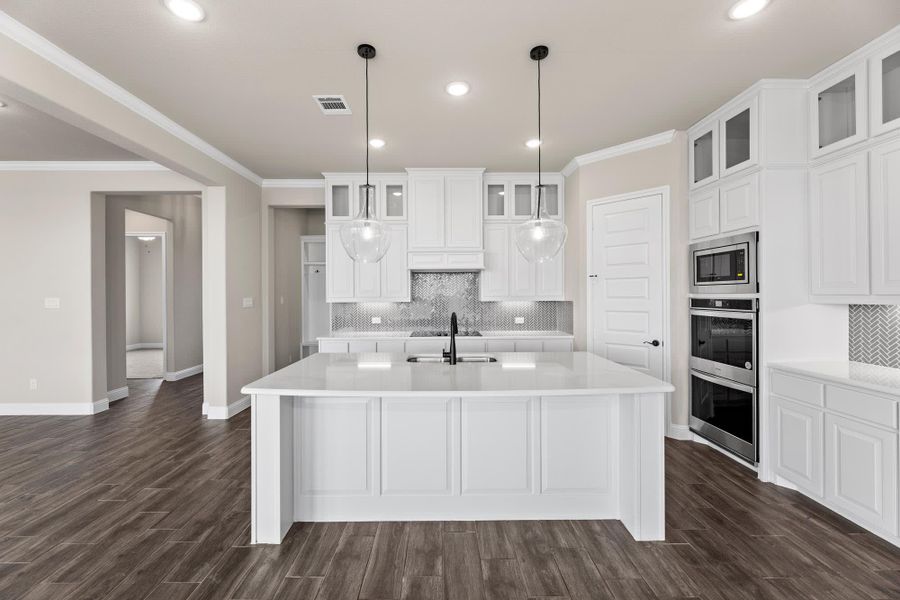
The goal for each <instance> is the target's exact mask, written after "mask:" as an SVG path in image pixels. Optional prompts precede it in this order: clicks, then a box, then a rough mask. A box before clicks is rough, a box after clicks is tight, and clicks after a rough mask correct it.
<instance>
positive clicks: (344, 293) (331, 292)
mask: <svg viewBox="0 0 900 600" xmlns="http://www.w3.org/2000/svg"><path fill="white" fill-rule="evenodd" d="M340 229H341V226H340V225H328V226H327V227H326V229H325V231H326V235H325V282H326V285H325V292H326V299H327V300H328V302H352V301H353V299H354V297H355V295H354V291H355V289H356V279H355V275H354V268H353V265H354V262H353V259H351V258H350V256H349V255H348V254H347V251H346V250H344V246H343V245H342V244H341V231H340Z"/></svg>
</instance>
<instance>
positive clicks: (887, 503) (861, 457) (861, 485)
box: [825, 415, 897, 535]
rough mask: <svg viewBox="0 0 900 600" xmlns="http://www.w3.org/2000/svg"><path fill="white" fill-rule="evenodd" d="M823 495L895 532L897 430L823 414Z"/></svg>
mask: <svg viewBox="0 0 900 600" xmlns="http://www.w3.org/2000/svg"><path fill="white" fill-rule="evenodd" d="M825 499H826V500H827V501H828V502H831V503H833V504H834V505H836V506H838V507H840V508H842V509H844V510H846V511H847V512H849V513H850V514H852V515H853V516H854V517H856V518H858V519H860V520H861V521H864V522H866V523H869V524H870V525H872V526H873V527H875V528H876V529H879V530H881V531H886V532H889V533H891V534H893V535H896V534H897V434H896V433H891V432H888V431H883V430H881V429H878V428H875V427H871V426H869V425H863V424H862V423H857V422H855V421H851V420H849V419H844V418H842V417H837V416H834V415H825Z"/></svg>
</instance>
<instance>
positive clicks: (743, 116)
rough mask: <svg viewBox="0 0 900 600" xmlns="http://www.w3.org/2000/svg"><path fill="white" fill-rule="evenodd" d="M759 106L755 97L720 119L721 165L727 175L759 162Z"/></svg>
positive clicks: (722, 171)
mask: <svg viewBox="0 0 900 600" xmlns="http://www.w3.org/2000/svg"><path fill="white" fill-rule="evenodd" d="M757 106H758V100H757V99H756V98H754V99H753V100H751V101H750V102H749V103H748V104H745V105H741V106H739V107H738V108H736V109H735V110H733V111H731V112H730V113H727V114H726V115H725V116H724V117H722V119H721V120H720V123H721V124H720V127H719V139H720V140H721V142H720V145H719V165H720V169H721V177H726V176H728V175H731V174H732V173H736V172H738V171H740V170H742V169H746V168H747V167H752V166H753V165H755V164H757V162H759V161H758V158H757V139H756V137H757V136H756V132H757V116H756V115H757Z"/></svg>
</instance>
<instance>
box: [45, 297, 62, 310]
mask: <svg viewBox="0 0 900 600" xmlns="http://www.w3.org/2000/svg"><path fill="white" fill-rule="evenodd" d="M44 308H50V309H54V310H55V309H57V308H59V298H44Z"/></svg>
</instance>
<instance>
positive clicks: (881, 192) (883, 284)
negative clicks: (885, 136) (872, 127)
mask: <svg viewBox="0 0 900 600" xmlns="http://www.w3.org/2000/svg"><path fill="white" fill-rule="evenodd" d="M870 201H871V211H872V221H871V223H872V228H871V230H872V293H874V294H893V295H900V234H898V232H900V140H895V141H893V142H891V143H889V144H886V145H884V146H878V147H876V148H874V149H873V150H872V185H871V196H870Z"/></svg>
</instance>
